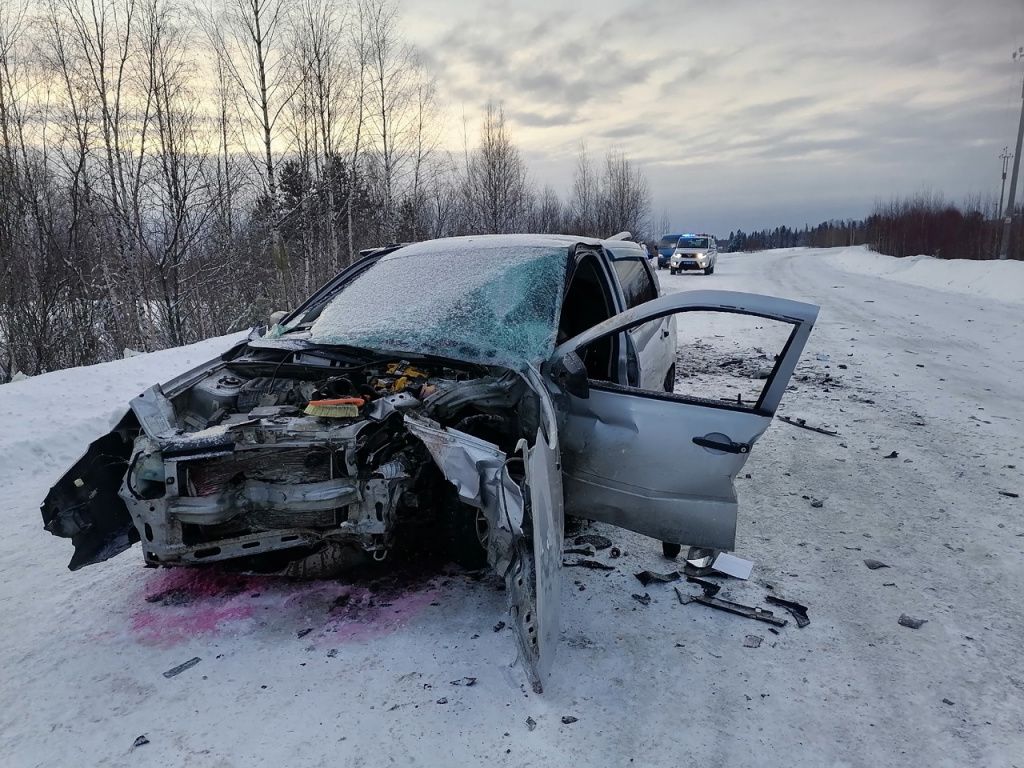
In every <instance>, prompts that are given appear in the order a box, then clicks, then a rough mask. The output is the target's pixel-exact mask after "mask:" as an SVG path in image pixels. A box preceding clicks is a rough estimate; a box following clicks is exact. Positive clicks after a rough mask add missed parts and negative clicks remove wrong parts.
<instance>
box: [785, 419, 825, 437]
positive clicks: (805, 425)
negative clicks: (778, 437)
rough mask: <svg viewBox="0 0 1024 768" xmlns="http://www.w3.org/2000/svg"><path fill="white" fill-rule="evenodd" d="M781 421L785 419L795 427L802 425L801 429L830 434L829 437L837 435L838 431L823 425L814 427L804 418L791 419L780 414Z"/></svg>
mask: <svg viewBox="0 0 1024 768" xmlns="http://www.w3.org/2000/svg"><path fill="white" fill-rule="evenodd" d="M777 418H778V419H779V421H784V422H786V423H787V424H792V425H793V426H794V427H800V429H809V430H810V431H811V432H817V433H818V434H820V435H828V436H829V437H837V436H838V435H839V433H838V432H833V431H832V430H831V429H824V428H822V427H812V426H811V425H810V424H808V423H807V422H806V421H805V420H804V419H791V418H789V417H788V416H778V417H777Z"/></svg>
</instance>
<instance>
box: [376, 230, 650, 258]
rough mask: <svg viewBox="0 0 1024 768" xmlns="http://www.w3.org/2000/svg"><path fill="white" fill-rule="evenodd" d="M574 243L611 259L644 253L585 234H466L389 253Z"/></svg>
mask: <svg viewBox="0 0 1024 768" xmlns="http://www.w3.org/2000/svg"><path fill="white" fill-rule="evenodd" d="M577 243H584V244H586V245H600V246H601V247H602V248H604V250H605V251H606V252H607V253H608V254H609V255H610V256H611V257H612V258H613V259H619V258H636V257H637V256H644V255H645V254H646V250H645V249H644V247H643V246H642V245H641V244H640V243H636V242H633V241H632V240H605V239H603V238H598V237H585V236H582V235H557V234H519V235H465V236H463V237H442V238H438V239H436V240H423V241H421V242H418V243H411V244H409V245H404V246H401V247H400V248H396V249H395V250H394V251H391V253H390V254H388V255H389V256H392V257H395V258H408V257H414V256H429V255H431V254H434V253H438V252H440V251H445V252H451V251H453V250H461V249H466V250H498V249H505V248H568V247H569V246H571V245H576V244H577Z"/></svg>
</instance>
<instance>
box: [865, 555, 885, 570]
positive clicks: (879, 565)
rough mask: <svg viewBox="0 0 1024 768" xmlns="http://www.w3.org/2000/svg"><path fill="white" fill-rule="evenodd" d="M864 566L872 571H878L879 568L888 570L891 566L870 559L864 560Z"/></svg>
mask: <svg viewBox="0 0 1024 768" xmlns="http://www.w3.org/2000/svg"><path fill="white" fill-rule="evenodd" d="M864 565H866V566H867V567H868V568H870V569H871V570H872V571H877V570H878V569H879V568H888V567H889V566H888V565H886V564H885V563H883V562H882V561H881V560H873V559H871V558H870V557H868V558H865V559H864Z"/></svg>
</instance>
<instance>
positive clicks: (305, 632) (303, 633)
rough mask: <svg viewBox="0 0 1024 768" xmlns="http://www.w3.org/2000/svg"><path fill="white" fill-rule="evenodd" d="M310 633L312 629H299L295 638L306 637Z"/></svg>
mask: <svg viewBox="0 0 1024 768" xmlns="http://www.w3.org/2000/svg"><path fill="white" fill-rule="evenodd" d="M312 631H313V628H312V627H306V628H305V629H300V630H299V631H298V632H296V633H295V636H296V637H305V636H306V635H308V634H309V633H310V632H312Z"/></svg>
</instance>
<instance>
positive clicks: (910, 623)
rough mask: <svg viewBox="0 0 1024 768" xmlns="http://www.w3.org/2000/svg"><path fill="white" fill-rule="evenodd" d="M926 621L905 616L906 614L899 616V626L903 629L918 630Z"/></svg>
mask: <svg viewBox="0 0 1024 768" xmlns="http://www.w3.org/2000/svg"><path fill="white" fill-rule="evenodd" d="M927 623H928V619H915V618H914V617H913V616H907V614H905V613H903V614H900V618H899V624H900V626H903V627H908V628H910V629H920V628H921V626H922V625H924V624H927Z"/></svg>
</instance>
